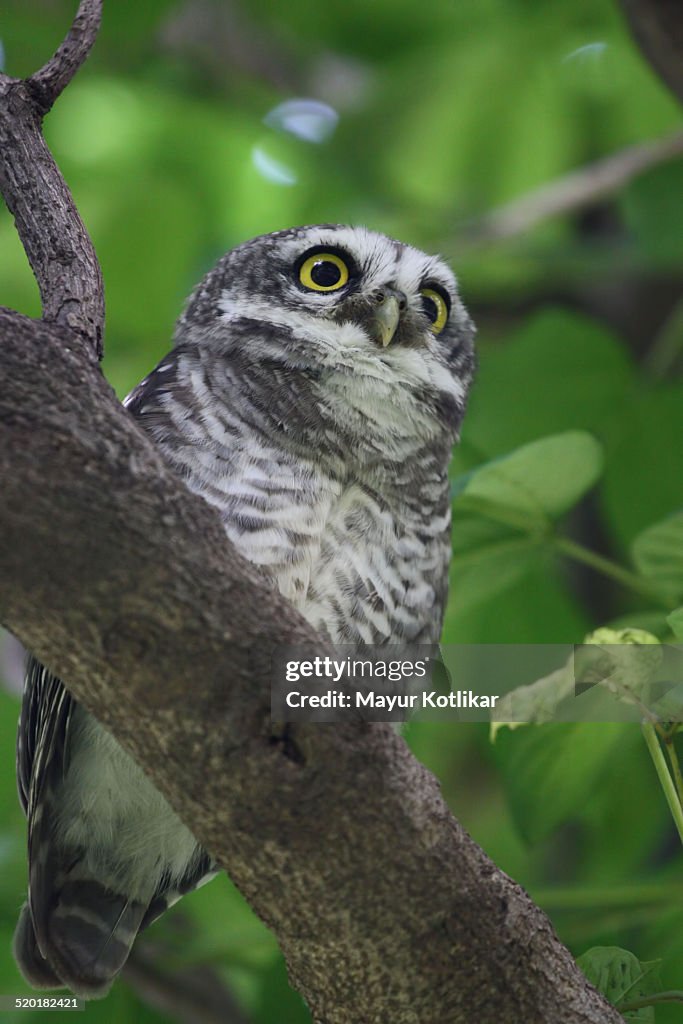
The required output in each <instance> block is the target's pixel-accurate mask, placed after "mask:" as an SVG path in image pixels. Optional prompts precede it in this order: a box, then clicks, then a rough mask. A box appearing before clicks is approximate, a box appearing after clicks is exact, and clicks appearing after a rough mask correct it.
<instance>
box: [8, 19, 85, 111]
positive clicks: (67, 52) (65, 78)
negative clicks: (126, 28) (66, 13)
mask: <svg viewBox="0 0 683 1024" xmlns="http://www.w3.org/2000/svg"><path fill="white" fill-rule="evenodd" d="M101 20H102V0H81V3H80V6H79V8H78V11H77V12H76V17H75V18H74V20H73V24H72V25H71V28H70V29H69V31H68V32H67V34H66V37H65V39H64V41H63V42H62V44H61V46H60V47H59V48H58V50H57V52H56V53H55V55H54V56H53V57H51V58H50V60H49V61H48V62H47V64H45V65H44V66H43V67H42V68H41V69H40V71H36V73H35V74H34V75H31V77H30V78H29V79H28V80H27V84H28V86H29V88H30V89H31V92H32V94H33V96H34V98H35V99H36V101H37V102H38V103H39V104H40V107H41V109H42V113H43V114H47V112H48V110H50V108H51V107H52V104H53V103H54V102H55V100H56V99H57V97H58V96H59V94H60V93H61V92H62V91H63V90H64V89H65V88H66V86H67V85H68V84H69V82H70V81H71V79H72V78H73V76H74V75H75V74H76V72H77V71H78V69H79V68H80V66H81V64H83V62H84V61H85V60H86V58H87V56H88V54H89V53H90V51H91V49H92V48H93V45H94V43H95V39H96V37H97V32H98V30H99V27H100V22H101Z"/></svg>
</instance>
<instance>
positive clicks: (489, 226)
mask: <svg viewBox="0 0 683 1024" xmlns="http://www.w3.org/2000/svg"><path fill="white" fill-rule="evenodd" d="M682 155H683V132H676V133H675V134H674V135H669V136H667V137H666V138H663V139H659V140H658V141H656V142H647V143H643V144H641V145H637V146H629V147H628V148H627V149H623V150H621V151H620V152H619V153H615V154H614V155H613V156H609V157H606V158H605V159H604V160H598V161H596V162H595V163H592V164H589V165H588V166H587V167H582V168H581V169H580V170H578V171H573V172H572V173H571V174H567V175H565V176H564V177H562V178H558V179H557V181H553V182H551V183H550V184H549V185H544V186H543V187H542V188H539V189H536V190H534V191H533V192H530V193H529V194H528V195H526V196H522V197H521V199H515V200H513V202H511V203H508V204H506V205H505V206H501V207H499V208H498V209H497V210H493V211H492V212H491V213H488V214H486V215H485V216H484V217H482V218H481V219H480V220H478V221H476V222H475V223H474V224H473V225H472V226H471V227H470V229H469V230H468V231H467V236H468V237H469V238H471V239H472V240H473V241H476V242H488V241H497V240H499V239H503V238H510V237H511V236H513V235H519V234H522V233H523V232H525V231H529V230H530V229H531V228H532V227H534V226H535V225H536V224H538V223H539V222H540V221H542V220H546V219H547V218H548V217H557V216H560V215H561V214H566V213H573V212H574V211H576V210H580V209H582V208H583V207H585V206H589V205H590V204H592V203H596V202H598V200H600V199H604V198H606V197H607V196H610V195H613V194H614V193H615V192H618V191H619V189H620V188H623V187H624V185H626V184H628V182H629V181H631V180H632V179H633V178H636V177H638V175H640V174H643V173H644V172H645V171H648V170H650V168H652V167H656V166H658V165H659V164H662V163H665V162H666V161H668V160H673V159H674V158H675V157H679V156H682Z"/></svg>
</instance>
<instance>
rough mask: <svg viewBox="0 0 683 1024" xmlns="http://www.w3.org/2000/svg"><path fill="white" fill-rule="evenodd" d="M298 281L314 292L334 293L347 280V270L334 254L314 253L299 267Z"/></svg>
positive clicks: (339, 257)
mask: <svg viewBox="0 0 683 1024" xmlns="http://www.w3.org/2000/svg"><path fill="white" fill-rule="evenodd" d="M299 280H300V281H301V283H302V285H303V286H304V288H310V289H311V291H314V292H334V291H337V289H338V288H343V287H344V285H345V284H347V282H348V280H349V268H348V266H347V265H346V263H345V262H344V260H343V259H342V258H341V256H337V254H336V253H334V252H316V253H313V255H312V256H309V257H308V258H307V259H305V260H304V262H303V263H302V264H301V266H300V267H299Z"/></svg>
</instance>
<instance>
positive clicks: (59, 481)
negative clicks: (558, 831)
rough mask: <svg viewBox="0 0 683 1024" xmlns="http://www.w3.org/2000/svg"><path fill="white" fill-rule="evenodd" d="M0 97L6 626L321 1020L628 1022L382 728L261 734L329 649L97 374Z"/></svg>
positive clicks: (29, 147)
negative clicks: (19, 309)
mask: <svg viewBox="0 0 683 1024" xmlns="http://www.w3.org/2000/svg"><path fill="white" fill-rule="evenodd" d="M50 76H52V77H51V80H52V82H53V83H57V86H56V88H58V85H59V83H63V81H64V75H63V74H62V73H61V72H59V70H56V69H55V70H53V71H52V72H50ZM0 99H1V100H2V111H1V112H0V124H1V125H2V133H3V134H2V147H3V148H2V172H1V177H0V185H1V186H2V188H3V190H4V192H5V197H6V200H7V202H8V205H9V206H10V208H11V209H13V210H14V211H15V216H16V218H17V226H18V228H19V230H20V232H21V234H22V239H23V240H24V243H25V245H26V247H27V250H28V251H29V255H30V256H31V258H32V264H33V266H34V270H35V272H36V276H37V278H38V280H39V283H40V285H41V294H42V295H43V302H44V308H45V317H44V320H43V321H34V320H30V319H28V318H26V317H23V316H21V315H19V314H17V313H13V312H11V311H9V310H4V311H0V352H1V361H0V478H1V479H2V481H3V500H2V502H1V503H0V619H1V620H2V622H3V623H4V624H6V625H7V627H8V628H9V629H10V630H12V632H14V633H15V634H16V635H17V636H18V637H19V638H20V639H21V640H22V641H23V643H24V644H25V645H26V646H27V647H28V648H29V649H31V650H32V651H33V652H34V653H35V654H36V656H37V657H39V658H40V659H41V660H42V661H43V662H44V663H45V664H46V665H47V666H48V667H49V668H50V669H52V670H53V671H54V672H56V673H58V674H59V675H60V676H61V677H62V678H63V679H64V680H66V681H67V685H68V686H69V688H70V690H71V691H72V692H73V694H74V695H75V697H76V698H77V699H78V700H79V701H81V702H82V703H83V705H84V706H85V707H86V708H88V709H89V710H90V711H91V712H92V713H93V714H95V715H96V716H97V717H98V718H99V719H100V720H101V721H102V722H103V723H104V724H105V725H106V726H107V728H109V729H110V730H111V732H112V733H113V734H114V735H115V736H116V737H117V739H118V740H119V741H120V742H121V744H122V745H123V746H124V747H125V749H126V750H128V751H129V752H130V753H131V754H132V755H133V756H134V757H135V758H136V759H137V760H138V762H139V763H140V764H141V766H142V767H143V769H144V770H145V771H146V772H148V773H149V776H150V778H152V780H153V781H154V782H155V784H156V785H157V786H158V787H159V789H160V790H161V792H162V793H164V794H165V795H166V797H167V798H168V800H169V801H170V803H171V805H172V806H173V807H174V808H175V809H176V810H177V811H178V813H179V814H180V816H181V817H182V819H183V820H184V821H185V822H186V823H187V825H188V826H189V827H190V828H191V829H192V831H193V832H194V834H195V835H196V836H197V838H198V839H199V840H200V841H201V842H202V843H203V844H204V845H205V846H206V847H207V849H208V850H210V851H211V853H212V854H213V855H214V856H215V857H216V859H217V861H218V863H219V864H220V865H221V866H222V867H224V868H225V869H226V870H227V871H228V872H229V873H230V875H231V876H232V878H233V879H234V880H235V882H236V883H237V885H238V886H239V887H240V889H241V890H242V892H243V893H244V894H245V896H246V897H247V899H248V900H249V902H250V903H251V905H252V907H253V908H254V910H255V911H256V913H257V914H259V915H260V917H261V918H262V919H263V920H264V921H265V922H266V924H268V925H269V926H270V927H271V928H272V930H273V931H274V932H275V934H276V936H277V938H278V941H279V943H280V945H281V948H282V950H283V952H284V954H285V957H286V959H287V964H288V967H289V971H290V977H291V979H292V982H293V984H294V985H295V986H296V987H297V988H298V989H299V991H300V992H301V993H302V995H303V996H304V997H305V998H306V1000H307V1001H308V1003H309V1006H310V1007H311V1010H312V1013H313V1016H314V1018H315V1020H316V1021H317V1022H319V1024H323V1022H325V1024H348V1022H349V1021H358V1022H360V1021H378V1022H381V1021H387V1022H388V1021H391V1022H392V1024H409V1022H410V1024H413V1022H415V1021H417V1020H419V1021H420V1022H421V1024H436V1022H439V1024H442V1022H444V1021H449V1022H453V1024H458V1022H465V1021H471V1020H479V1021H482V1022H488V1021H493V1020H496V1021H500V1022H501V1024H518V1022H519V1021H520V1020H524V1021H529V1022H532V1021H533V1022H539V1024H541V1022H547V1024H554V1022H555V1021H557V1020H562V1021H563V1022H564V1024H609V1022H614V1024H619V1022H620V1020H621V1018H620V1016H619V1014H618V1013H617V1011H616V1010H615V1009H613V1008H612V1007H609V1006H608V1005H607V1004H606V1003H605V1002H604V1000H603V999H602V997H600V996H599V995H598V994H597V993H596V992H595V990H594V989H593V988H592V987H591V986H590V985H589V984H588V982H587V981H586V979H585V978H584V977H583V975H582V974H581V972H580V971H579V969H578V968H577V966H576V965H575V963H574V962H573V960H572V958H571V956H570V955H569V953H568V951H567V950H566V949H565V948H564V947H563V946H562V945H561V944H560V943H559V941H558V940H557V938H556V936H555V934H554V932H553V930H552V927H551V925H550V923H549V921H548V920H547V918H546V917H545V916H544V915H543V913H542V912H541V911H540V910H538V909H537V908H536V907H535V906H534V905H533V904H532V903H531V901H530V900H529V898H528V896H527V895H526V893H524V892H523V890H522V889H521V888H520V887H519V886H517V885H515V884H514V883H513V882H512V881H511V880H510V879H509V878H507V876H506V875H504V874H503V873H502V872H501V871H499V870H498V869H497V868H496V867H495V865H494V864H493V863H492V862H491V861H490V860H488V858H487V857H486V855H485V854H484V853H483V851H482V850H480V849H479V847H477V846H476V844H475V843H474V842H473V841H472V839H471V838H470V837H469V836H468V835H467V833H466V832H465V831H464V830H463V829H462V827H461V826H460V825H459V824H458V823H457V822H456V821H455V820H454V818H453V817H452V816H451V814H450V813H449V811H448V808H447V807H446V805H445V803H444V801H443V799H442V797H441V795H440V792H439V788H438V784H437V783H436V781H435V779H434V778H433V777H432V776H431V775H430V774H429V773H428V772H427V771H426V770H425V769H424V768H423V767H422V766H421V765H419V764H418V763H417V761H415V759H414V758H413V757H412V756H411V754H410V752H409V751H408V749H407V747H406V746H405V744H404V743H403V741H402V740H401V739H400V738H399V737H398V736H396V735H395V733H394V732H393V730H392V729H391V728H390V727H389V726H387V725H362V724H354V725H343V726H342V725H338V726H321V725H318V726H312V725H299V726H296V727H290V728H284V727H279V728H278V727H276V726H275V725H274V724H273V723H272V722H271V721H270V715H269V704H270V673H271V661H272V657H273V654H274V652H275V651H276V649H277V647H278V646H279V645H281V644H283V643H315V642H317V641H318V638H317V637H316V636H315V633H314V632H313V630H312V629H311V627H310V626H309V625H308V624H307V623H306V621H305V620H304V619H303V618H302V617H301V616H300V615H299V614H298V613H297V612H295V610H294V609H293V608H292V607H291V606H290V605H289V604H288V603H287V602H286V601H285V600H284V599H283V598H282V597H281V596H280V595H279V594H278V593H277V592H276V591H275V590H273V589H270V588H269V587H267V586H265V585H264V583H263V581H262V580H261V579H260V577H259V576H258V574H257V571H256V569H255V568H254V567H253V566H252V565H251V564H250V563H248V562H247V561H245V559H243V558H242V557H241V556H240V555H239V554H238V553H237V552H236V551H235V549H234V548H233V547H232V546H231V544H230V543H229V542H228V540H227V537H226V535H225V532H224V530H223V527H222V524H221V521H220V519H219V517H218V514H217V513H216V511H215V510H214V509H212V508H211V507H210V506H209V505H208V504H206V503H205V502H203V501H202V500H201V499H200V498H199V497H197V496H196V495H193V494H190V493H189V492H188V491H187V489H186V488H185V487H184V485H183V483H182V481H181V480H179V479H178V478H176V477H175V476H174V475H173V473H172V472H171V470H170V469H169V467H167V466H166V465H165V463H164V462H163V460H162V458H161V456H160V454H159V453H158V452H157V451H156V449H155V448H154V446H153V445H152V443H151V441H150V440H149V439H148V438H147V437H146V436H145V435H143V433H142V432H141V431H140V429H139V428H138V426H137V424H136V423H135V421H134V420H133V419H132V418H131V417H130V416H129V414H128V413H127V412H126V410H125V409H123V408H122V407H121V406H120V404H119V403H118V401H117V400H116V397H115V396H114V394H113V392H112V390H111V388H110V387H109V386H108V385H107V383H106V382H105V381H104V379H103V378H102V376H101V374H100V372H99V368H98V367H97V365H96V363H95V361H94V359H93V357H92V348H91V347H90V343H91V342H93V341H95V340H96V339H97V337H98V335H97V332H96V328H97V327H98V326H101V315H100V316H99V317H98V310H97V307H96V306H93V305H91V304H90V305H89V304H88V297H89V294H90V293H89V290H88V289H89V287H91V286H92V285H93V283H94V281H95V280H97V281H99V277H97V278H95V277H94V276H93V275H94V273H95V267H96V262H93V261H94V254H93V253H92V249H91V247H90V246H89V242H87V243H86V240H87V236H85V229H84V228H83V226H82V224H81V222H80V220H79V219H78V218H77V215H76V212H75V209H74V207H73V202H72V200H71V197H70V196H69V194H68V190H67V189H66V186H65V185H64V182H63V181H62V179H61V177H60V176H59V174H58V172H57V169H56V167H55V165H54V163H53V162H52V160H51V159H48V156H49V154H47V150H46V149H45V147H44V145H43V144H42V142H41V145H42V146H43V148H42V149H38V148H37V147H38V137H39V127H40V122H39V114H38V112H37V110H36V105H35V101H34V98H33V97H32V94H31V91H30V89H28V87H27V84H26V83H18V82H9V83H8V82H7V81H4V82H3V83H2V93H1V96H0ZM37 153H38V154H39V155H40V159H38V160H36V159H35V157H36V154H37ZM55 197H58V198H59V202H58V203H57V205H56V207H55V205H54V202H55ZM65 233H66V234H65ZM65 237H67V238H68V239H69V240H70V241H69V245H70V246H71V247H72V248H73V250H74V251H73V252H71V251H70V252H69V258H68V259H66V258H65V254H64V251H63V242H62V240H63V239H64V238H65ZM60 260H61V263H60ZM60 265H61V266H62V267H63V273H62V274H61V275H60V274H58V273H55V267H58V266H60ZM65 280H67V281H68V282H69V288H66V289H65V284H64V282H65ZM100 313H101V310H100ZM79 339H80V340H79ZM84 341H85V342H86V343H84Z"/></svg>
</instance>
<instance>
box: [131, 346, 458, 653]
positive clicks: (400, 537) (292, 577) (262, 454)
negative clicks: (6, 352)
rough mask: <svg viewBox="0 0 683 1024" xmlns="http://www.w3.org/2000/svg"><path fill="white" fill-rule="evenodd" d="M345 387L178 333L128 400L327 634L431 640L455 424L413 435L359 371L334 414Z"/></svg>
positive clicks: (445, 539)
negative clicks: (216, 349) (354, 393)
mask: <svg viewBox="0 0 683 1024" xmlns="http://www.w3.org/2000/svg"><path fill="white" fill-rule="evenodd" d="M326 387H327V390H325V388H326ZM349 387H350V385H349V384H348V383H347V382H344V384H343V385H342V386H340V385H339V383H338V382H337V384H336V393H335V392H334V389H333V388H331V387H329V386H328V385H327V384H326V382H325V381H324V380H322V381H321V380H320V379H319V378H318V379H313V380H312V379H311V377H310V375H309V374H305V373H304V374H299V373H297V372H295V371H293V370H290V371H287V370H285V369H283V368H282V367H280V368H278V367H273V366H272V365H269V366H267V367H264V366H263V365H253V364H252V365H249V366H246V365H245V364H244V362H243V361H242V360H241V359H240V358H237V359H236V360H235V361H234V363H230V362H229V361H224V360H221V361H216V362H214V360H212V359H210V358H207V354H206V353H205V352H200V351H199V350H198V349H196V348H195V347H194V346H192V345H179V346H178V347H176V349H174V351H173V352H172V353H170V354H169V355H168V356H167V357H166V358H165V359H164V360H162V362H161V363H160V365H159V366H158V367H157V368H156V370H154V371H153V372H152V373H151V374H150V375H149V376H148V377H147V378H146V379H145V380H144V381H143V382H142V383H141V384H140V385H139V386H138V387H137V388H136V389H135V391H134V392H133V393H132V394H131V395H130V396H129V398H128V400H127V402H126V404H127V407H128V408H129V409H130V411H131V412H132V413H133V414H134V415H135V416H136V417H137V418H138V419H139V421H140V423H141V425H142V426H143V427H144V428H145V430H147V431H148V432H149V433H150V434H151V436H152V437H153V439H154V441H155V443H156V444H157V445H158V447H159V449H160V450H161V452H162V453H163V454H164V455H165V457H166V458H167V459H168V460H169V462H170V463H171V465H172V466H173V467H174V469H175V471H176V472H178V473H179V474H180V475H181V476H182V477H183V479H184V480H185V482H186V484H187V486H188V487H189V488H190V489H191V490H193V491H195V492H196V493H198V494H201V495H202V497H204V498H205V500H207V501H209V502H210V503H211V504H212V505H214V506H215V507H216V508H218V510H219V511H220V513H221V517H222V519H223V523H224V526H225V529H226V532H227V534H228V536H229V538H230V539H231V541H232V542H233V543H234V544H235V546H236V547H237V548H238V550H239V551H240V552H241V553H242V554H243V555H244V556H245V557H246V558H248V559H249V560H250V561H252V562H253V563H255V564H256V565H258V566H259V567H260V568H261V570H262V571H263V573H264V576H266V577H267V578H268V579H270V580H271V581H272V582H273V583H274V584H275V585H276V586H277V588H278V589H279V590H280V592H281V593H282V594H283V595H284V596H285V597H287V598H288V599H289V600H291V601H292V602H293V603H294V604H295V605H296V606H297V607H298V608H299V609H300V610H301V612H302V614H304V615H305V617H306V618H307V619H308V620H309V621H310V622H311V623H312V625H314V626H315V627H316V628H317V629H318V630H319V631H321V632H322V633H323V634H324V635H326V636H328V637H329V638H330V639H331V640H332V641H333V642H338V643H344V642H345V643H351V642H362V643H383V642H388V641H390V640H391V641H394V642H398V641H401V640H405V641H423V642H434V641H436V640H438V638H439V634H440V631H441V624H442V618H443V611H444V605H445V600H446V589H447V568H448V558H449V552H450V532H449V530H450V502H449V498H448V481H447V458H448V455H447V453H448V450H449V448H450V443H451V441H452V438H451V437H448V436H444V437H442V438H437V439H434V438H432V437H430V438H428V440H427V441H420V439H419V438H418V439H415V437H414V430H413V431H411V429H410V423H409V420H408V419H407V416H408V414H409V413H410V412H411V410H410V408H409V407H408V408H406V410H403V409H402V408H401V407H400V406H399V407H396V406H395V405H394V406H392V405H391V403H390V402H388V401H385V402H384V403H382V402H381V401H375V402H374V404H373V402H372V401H371V396H369V395H367V394H366V393H365V390H364V389H365V388H366V387H367V384H365V385H363V387H362V388H361V394H360V397H359V398H358V400H357V402H356V406H355V408H353V407H351V406H347V409H346V417H345V419H344V420H342V419H340V416H339V404H340V401H341V397H340V396H343V395H344V394H345V393H347V394H348V389H349ZM368 410H369V413H370V414H369V415H368ZM397 423H398V429H397V428H396V425H397ZM418 425H419V424H418Z"/></svg>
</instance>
